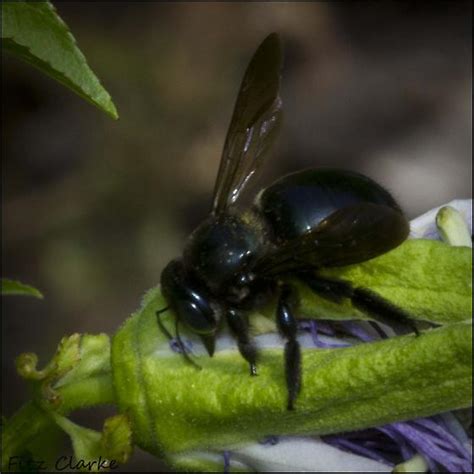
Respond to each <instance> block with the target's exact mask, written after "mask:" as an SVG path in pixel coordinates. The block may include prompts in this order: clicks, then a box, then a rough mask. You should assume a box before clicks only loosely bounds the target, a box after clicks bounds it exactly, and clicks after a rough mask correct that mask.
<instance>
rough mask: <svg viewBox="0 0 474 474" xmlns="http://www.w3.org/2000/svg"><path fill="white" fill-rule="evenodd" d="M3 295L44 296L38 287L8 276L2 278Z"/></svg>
mask: <svg viewBox="0 0 474 474" xmlns="http://www.w3.org/2000/svg"><path fill="white" fill-rule="evenodd" d="M2 295H25V296H34V297H35V298H41V299H42V298H43V295H42V294H41V292H40V291H39V290H37V289H36V288H34V287H32V286H30V285H25V284H24V283H21V282H19V281H15V280H9V279H8V278H2Z"/></svg>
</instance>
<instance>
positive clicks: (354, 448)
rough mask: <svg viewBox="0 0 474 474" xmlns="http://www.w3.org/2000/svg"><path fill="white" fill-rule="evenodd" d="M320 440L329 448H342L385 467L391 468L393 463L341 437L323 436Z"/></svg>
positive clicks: (375, 452)
mask: <svg viewBox="0 0 474 474" xmlns="http://www.w3.org/2000/svg"><path fill="white" fill-rule="evenodd" d="M322 439H323V441H324V442H325V443H328V444H330V445H331V446H334V447H335V448H342V449H343V450H345V451H349V452H352V453H354V454H360V455H362V456H365V457H367V458H370V459H373V460H375V461H378V462H381V463H383V464H386V465H387V466H393V463H392V462H391V461H389V460H388V459H387V458H385V457H384V456H382V455H381V454H379V453H378V452H377V451H375V450H372V449H368V448H364V447H363V446H360V445H359V444H357V443H354V442H352V441H349V440H347V439H344V438H342V437H337V436H325V437H324V438H322Z"/></svg>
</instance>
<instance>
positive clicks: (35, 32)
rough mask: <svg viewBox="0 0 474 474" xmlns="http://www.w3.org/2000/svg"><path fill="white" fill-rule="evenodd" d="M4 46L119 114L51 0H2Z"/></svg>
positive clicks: (89, 99)
mask: <svg viewBox="0 0 474 474" xmlns="http://www.w3.org/2000/svg"><path fill="white" fill-rule="evenodd" d="M2 47H3V49H4V50H5V51H8V52H10V53H12V54H14V55H15V56H17V57H19V58H21V59H23V60H24V61H26V62H28V63H29V64H32V65H33V66H36V67H37V68H39V69H40V70H41V71H42V72H44V73H46V74H48V75H49V76H51V77H53V78H54V79H56V80H57V81H58V82H60V83H62V84H64V85H65V86H67V87H69V88H70V89H72V90H73V91H74V92H75V93H77V94H78V95H80V96H81V97H83V98H84V99H86V100H88V101H89V102H91V103H92V104H94V105H95V106H96V107H98V108H99V109H101V110H102V111H104V112H105V113H106V114H108V115H109V116H110V117H112V118H114V119H117V118H118V114H117V110H116V108H115V105H114V103H113V102H112V99H111V98H110V95H109V94H108V92H107V91H106V90H105V89H104V88H103V87H102V85H101V84H100V82H99V80H98V79H97V77H96V76H95V74H94V73H93V72H92V70H91V69H90V67H89V66H88V64H87V61H86V58H85V57H84V55H83V54H82V52H81V51H80V49H79V48H78V47H77V45H76V41H75V39H74V37H73V36H72V34H71V33H70V31H69V29H68V27H67V25H66V24H65V23H64V22H63V20H62V19H61V18H60V17H59V15H58V14H57V13H56V10H55V8H54V7H53V5H52V4H51V3H50V2H25V1H15V2H11V1H10V2H9V1H7V2H2Z"/></svg>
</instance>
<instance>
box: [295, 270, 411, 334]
mask: <svg viewBox="0 0 474 474" xmlns="http://www.w3.org/2000/svg"><path fill="white" fill-rule="evenodd" d="M298 276H299V278H300V279H301V280H302V281H303V282H304V283H306V285H308V286H309V287H310V288H311V289H312V290H313V291H314V292H315V293H316V294H317V295H319V296H321V297H322V298H325V299H327V300H329V301H333V302H335V303H341V302H342V301H343V300H344V299H345V298H349V299H350V300H351V302H352V305H353V306H354V307H355V308H357V309H358V310H360V311H362V312H363V313H365V314H367V315H368V316H370V317H371V318H372V319H373V320H374V321H376V322H380V323H383V324H386V325H387V326H390V327H392V328H393V329H394V330H395V332H397V333H398V334H406V333H408V332H414V333H415V334H416V335H417V336H418V335H419V330H418V327H417V325H416V322H415V320H414V319H413V318H412V316H411V315H410V314H409V313H408V312H407V311H405V310H404V309H402V308H400V307H399V306H397V305H395V304H393V303H392V302H390V301H388V300H387V299H385V298H383V297H382V296H380V295H379V294H378V293H375V292H374V291H372V290H370V289H368V288H363V287H354V286H353V285H352V284H351V283H350V282H349V281H346V280H342V279H339V278H328V277H322V276H320V275H318V274H316V273H310V272H305V273H301V274H300V275H298Z"/></svg>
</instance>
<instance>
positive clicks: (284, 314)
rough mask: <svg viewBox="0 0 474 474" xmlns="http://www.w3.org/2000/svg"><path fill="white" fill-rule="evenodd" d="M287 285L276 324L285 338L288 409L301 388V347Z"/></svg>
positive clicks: (291, 296)
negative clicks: (297, 337)
mask: <svg viewBox="0 0 474 474" xmlns="http://www.w3.org/2000/svg"><path fill="white" fill-rule="evenodd" d="M292 293H293V292H292V289H291V287H290V286H289V285H282V287H281V292H280V297H279V300H278V306H277V318H276V319H277V326H278V330H279V331H280V334H281V335H282V336H283V337H284V338H285V339H286V344H285V376H286V387H287V390H288V405H287V409H288V410H293V409H294V404H295V401H296V398H297V396H298V394H299V392H300V390H301V349H300V345H299V342H298V341H297V339H296V334H297V330H298V326H297V323H296V318H295V316H294V295H293V294H292Z"/></svg>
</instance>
